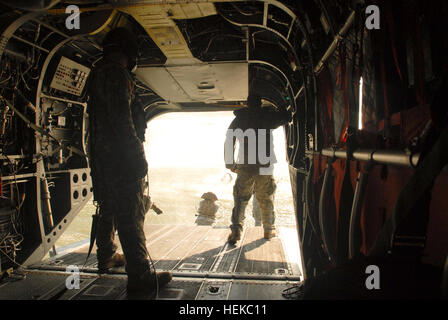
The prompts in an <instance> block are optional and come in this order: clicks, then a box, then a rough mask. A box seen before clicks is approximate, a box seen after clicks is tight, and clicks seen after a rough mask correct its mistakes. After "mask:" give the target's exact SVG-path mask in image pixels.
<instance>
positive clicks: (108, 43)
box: [103, 27, 138, 69]
mask: <svg viewBox="0 0 448 320" xmlns="http://www.w3.org/2000/svg"><path fill="white" fill-rule="evenodd" d="M115 51H121V52H122V53H124V54H125V55H126V56H127V57H128V59H129V64H130V68H131V69H132V68H133V67H134V65H135V64H136V63H137V56H138V42H137V37H136V36H135V35H134V34H133V33H132V32H131V31H130V30H128V29H126V28H123V27H120V28H116V29H113V30H111V31H110V32H109V33H108V34H107V35H106V37H105V38H104V40H103V54H104V55H105V56H107V55H108V54H110V53H112V52H115Z"/></svg>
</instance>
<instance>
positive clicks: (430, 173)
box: [370, 127, 448, 256]
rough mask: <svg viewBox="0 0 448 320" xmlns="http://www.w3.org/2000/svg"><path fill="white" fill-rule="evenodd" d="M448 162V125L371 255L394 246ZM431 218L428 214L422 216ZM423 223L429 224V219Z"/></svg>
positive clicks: (410, 182)
mask: <svg viewBox="0 0 448 320" xmlns="http://www.w3.org/2000/svg"><path fill="white" fill-rule="evenodd" d="M447 164H448V127H446V128H444V129H443V131H442V132H441V134H440V135H439V137H438V139H437V141H436V142H435V143H434V144H433V147H432V148H431V150H430V151H429V152H428V153H427V155H426V156H425V157H424V159H423V161H420V164H419V165H418V167H417V168H416V170H415V172H414V174H413V175H412V177H411V178H410V180H409V181H408V183H407V184H406V185H405V187H404V188H403V189H402V190H401V192H400V195H399V196H398V200H397V202H396V204H395V207H394V209H393V211H392V214H391V216H390V217H389V219H388V220H387V221H386V223H385V224H384V226H383V228H382V229H381V231H380V233H379V235H378V237H377V239H376V241H375V244H374V246H373V249H372V251H371V253H370V256H382V255H385V254H387V252H388V251H389V250H390V249H391V248H392V247H393V245H394V240H395V235H396V233H397V229H398V228H399V227H400V226H401V225H402V223H403V222H404V221H405V220H406V219H407V218H408V216H409V215H410V214H412V213H413V212H414V210H413V209H414V208H415V207H416V205H417V204H418V203H419V201H421V199H422V197H424V196H425V195H427V193H428V191H429V190H431V188H432V186H433V183H434V180H435V179H436V178H437V176H438V175H439V173H440V172H441V171H442V169H443V168H444V167H445V166H446V165H447ZM421 218H422V219H428V215H422V216H421ZM421 223H424V224H426V223H427V221H422V222H421Z"/></svg>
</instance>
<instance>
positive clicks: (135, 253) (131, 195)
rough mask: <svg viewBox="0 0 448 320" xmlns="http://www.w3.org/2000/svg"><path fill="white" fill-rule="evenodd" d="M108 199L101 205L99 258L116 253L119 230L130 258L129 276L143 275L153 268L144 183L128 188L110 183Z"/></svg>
mask: <svg viewBox="0 0 448 320" xmlns="http://www.w3.org/2000/svg"><path fill="white" fill-rule="evenodd" d="M105 184H106V186H105V187H106V190H107V193H106V196H103V199H102V201H101V202H100V203H99V204H100V218H99V220H98V226H97V238H96V239H97V240H96V241H97V247H98V249H97V257H98V260H99V261H100V260H101V259H108V258H110V257H111V256H112V255H113V254H114V253H115V251H116V249H117V247H116V245H115V244H114V238H115V231H118V236H119V239H120V243H121V247H122V249H123V253H124V255H125V257H126V272H127V274H128V276H139V275H141V274H142V273H144V272H145V271H147V270H148V269H149V260H148V251H147V248H146V237H145V233H144V230H143V226H144V222H145V213H146V210H145V204H144V198H143V184H142V181H141V180H140V181H135V182H132V183H129V184H126V185H123V184H119V185H118V184H117V185H116V184H115V183H113V182H111V181H109V182H108V183H105Z"/></svg>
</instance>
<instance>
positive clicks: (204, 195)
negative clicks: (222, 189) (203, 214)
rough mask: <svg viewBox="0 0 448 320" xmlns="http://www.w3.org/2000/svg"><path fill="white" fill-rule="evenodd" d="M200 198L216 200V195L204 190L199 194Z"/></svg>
mask: <svg viewBox="0 0 448 320" xmlns="http://www.w3.org/2000/svg"><path fill="white" fill-rule="evenodd" d="M201 198H202V199H205V200H212V201H216V200H218V197H217V196H216V194H214V193H213V192H206V193H204V194H203V195H202V196H201Z"/></svg>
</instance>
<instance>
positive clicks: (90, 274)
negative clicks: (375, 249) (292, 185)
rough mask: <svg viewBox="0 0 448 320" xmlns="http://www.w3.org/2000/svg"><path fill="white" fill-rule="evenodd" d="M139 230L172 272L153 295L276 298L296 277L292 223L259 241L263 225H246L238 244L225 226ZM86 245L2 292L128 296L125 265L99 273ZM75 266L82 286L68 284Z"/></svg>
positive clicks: (0, 295)
mask: <svg viewBox="0 0 448 320" xmlns="http://www.w3.org/2000/svg"><path fill="white" fill-rule="evenodd" d="M145 229H146V230H145V233H146V237H147V247H148V250H149V253H150V255H151V258H152V260H153V262H154V265H155V267H156V269H157V270H158V271H162V270H168V271H171V272H172V274H173V280H172V281H171V282H170V283H169V284H168V285H167V286H166V287H164V288H163V289H162V290H161V291H160V292H159V294H158V297H157V299H160V300H281V299H284V297H283V296H282V292H283V291H284V290H285V289H287V288H290V287H292V286H293V285H294V284H297V283H298V282H299V281H300V267H299V261H298V259H297V257H298V256H297V253H298V250H299V246H298V241H297V238H294V235H295V230H294V229H293V228H282V227H280V228H278V231H277V232H278V236H277V237H275V238H273V239H271V240H265V239H263V228H262V227H248V228H246V229H245V230H244V232H243V235H242V239H241V240H240V241H239V242H238V243H237V244H236V245H230V244H228V243H227V242H226V240H227V236H228V234H229V229H228V228H214V227H211V226H194V225H191V226H186V225H147V226H146V227H145ZM87 250H88V243H86V244H84V245H83V246H81V247H79V248H77V249H75V250H72V251H71V252H67V253H61V254H59V255H57V256H55V257H53V258H50V259H48V260H45V261H42V262H41V263H39V264H35V265H32V266H30V267H28V268H27V270H24V273H25V276H24V277H23V279H20V276H19V277H17V279H11V280H9V281H7V282H5V283H1V284H0V299H14V300H17V299H44V300H47V299H56V300H120V299H127V296H126V290H125V289H126V274H125V270H124V268H117V269H114V270H113V273H111V274H105V275H99V274H97V268H96V267H97V261H96V254H95V252H93V253H92V254H91V256H90V257H89V259H88V260H87V263H85V259H86V255H87ZM84 263H85V265H84ZM73 267H75V268H78V270H79V271H80V286H79V288H78V289H74V290H67V287H66V284H65V282H66V279H67V277H68V276H70V273H69V271H68V270H69V269H70V268H72V269H73Z"/></svg>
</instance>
